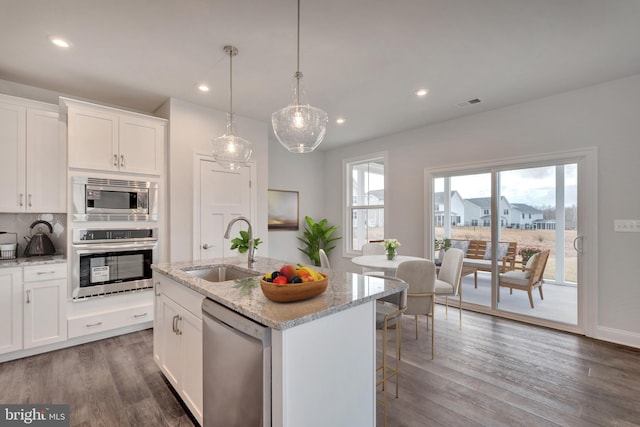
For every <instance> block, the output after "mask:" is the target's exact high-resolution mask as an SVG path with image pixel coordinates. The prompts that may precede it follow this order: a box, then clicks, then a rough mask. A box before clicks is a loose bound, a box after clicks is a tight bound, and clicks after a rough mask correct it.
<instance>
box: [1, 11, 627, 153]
mask: <svg viewBox="0 0 640 427" xmlns="http://www.w3.org/2000/svg"><path fill="white" fill-rule="evenodd" d="M0 11H1V13H0V28H1V29H2V33H3V35H4V37H2V39H0V79H3V80H8V81H13V82H17V83H21V84H25V85H29V86H35V87H39V88H44V89H49V90H52V91H56V92H61V93H64V94H68V95H72V96H76V97H81V98H86V99H91V100H95V101H99V102H103V103H107V104H112V105H120V106H124V107H127V108H131V109H135V110H140V111H146V112H152V111H154V110H155V109H156V108H157V107H158V106H160V105H161V104H162V103H163V102H164V101H165V100H166V99H167V98H169V97H175V98H180V99H183V100H186V101H190V102H193V103H197V104H202V105H206V106H210V107H214V108H216V109H219V110H222V111H227V110H228V107H229V60H228V57H226V56H225V54H224V52H223V50H222V49H223V46H224V45H226V44H232V45H234V46H236V47H237V48H238V49H239V52H240V53H239V55H238V56H237V57H235V58H234V61H233V95H234V96H233V98H234V99H233V101H234V102H233V103H234V112H235V113H236V114H239V115H242V116H246V117H251V118H254V119H257V120H261V121H264V122H269V121H270V117H271V113H272V112H273V111H275V110H277V109H279V108H281V107H283V106H285V105H286V104H288V103H289V102H290V97H291V83H292V80H293V73H294V72H295V70H296V13H297V12H296V0H58V1H42V0H0ZM301 15H302V22H301V64H300V69H301V71H302V72H303V73H304V76H305V78H304V84H305V87H306V93H307V96H308V101H309V102H310V103H311V104H312V105H314V106H316V107H320V108H322V109H324V110H325V111H326V112H327V113H328V114H329V118H330V125H329V128H328V131H327V136H326V138H325V142H323V144H322V145H321V146H320V148H321V149H323V148H324V149H326V148H331V147H335V146H337V145H340V144H348V143H354V142H358V141H363V140H368V139H371V138H375V137H379V136H383V135H388V134H392V133H395V132H398V131H402V130H406V129H411V128H415V127H420V126H424V125H427V124H430V123H434V122H438V121H442V120H448V119H452V118H455V117H459V116H463V115H468V114H473V113H476V112H479V111H483V110H488V109H493V108H497V107H501V106H505V105H510V104H515V103H520V102H523V101H527V100H531V99H534V98H539V97H543V96H547V95H550V94H554V93H558V92H563V91H567V90H572V89H576V88H580V87H584V86H588V85H592V84H596V83H600V82H604V81H608V80H613V79H617V78H620V77H625V76H629V75H633V74H637V73H640V49H639V48H638V46H639V41H640V1H639V0H394V1H390V0H321V1H320V0H315V1H313V0H302V6H301ZM52 35H56V36H63V37H66V38H67V39H69V40H70V41H71V42H72V43H73V45H72V47H71V48H70V49H68V50H66V51H63V50H61V49H59V48H56V47H54V46H53V45H51V44H50V42H49V40H48V38H49V36H52ZM199 82H206V83H208V84H209V85H211V87H212V90H211V91H210V92H209V93H207V94H203V93H200V92H198V91H197V90H196V84H197V83H199ZM421 87H426V88H428V89H429V91H430V92H429V94H428V95H427V96H426V97H424V98H422V99H417V98H416V97H415V96H414V94H413V92H414V91H415V90H416V89H417V88H421ZM473 98H479V99H481V100H482V102H481V103H479V104H475V105H473V106H471V105H469V106H465V107H460V106H459V105H458V104H460V103H463V102H465V101H467V100H469V99H473ZM337 117H344V118H345V119H346V123H344V124H343V125H336V124H335V119H336V118H337ZM238 134H239V135H240V136H242V129H241V128H239V129H238Z"/></svg>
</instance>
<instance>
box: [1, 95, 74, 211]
mask: <svg viewBox="0 0 640 427" xmlns="http://www.w3.org/2000/svg"><path fill="white" fill-rule="evenodd" d="M0 143H1V145H2V156H0V212H65V211H66V203H65V201H66V187H65V179H66V171H67V169H66V151H65V141H64V140H63V138H60V125H59V114H58V106H57V105H51V104H44V103H40V102H36V101H29V100H25V99H21V98H15V97H12V96H7V95H0Z"/></svg>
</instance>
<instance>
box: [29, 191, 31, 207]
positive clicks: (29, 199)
mask: <svg viewBox="0 0 640 427" xmlns="http://www.w3.org/2000/svg"><path fill="white" fill-rule="evenodd" d="M31 206H32V205H31V193H29V207H31Z"/></svg>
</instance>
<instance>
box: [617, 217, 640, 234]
mask: <svg viewBox="0 0 640 427" xmlns="http://www.w3.org/2000/svg"><path fill="white" fill-rule="evenodd" d="M613 231H617V232H623V233H633V232H635V233H640V220H638V219H616V220H614V221H613Z"/></svg>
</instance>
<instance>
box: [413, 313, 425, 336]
mask: <svg viewBox="0 0 640 427" xmlns="http://www.w3.org/2000/svg"><path fill="white" fill-rule="evenodd" d="M414 316H415V318H416V339H418V315H417V314H414ZM428 327H429V319H428V318H427V328H428Z"/></svg>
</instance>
